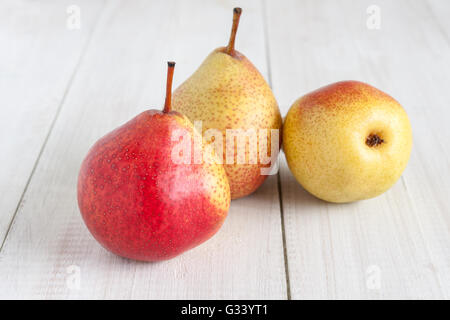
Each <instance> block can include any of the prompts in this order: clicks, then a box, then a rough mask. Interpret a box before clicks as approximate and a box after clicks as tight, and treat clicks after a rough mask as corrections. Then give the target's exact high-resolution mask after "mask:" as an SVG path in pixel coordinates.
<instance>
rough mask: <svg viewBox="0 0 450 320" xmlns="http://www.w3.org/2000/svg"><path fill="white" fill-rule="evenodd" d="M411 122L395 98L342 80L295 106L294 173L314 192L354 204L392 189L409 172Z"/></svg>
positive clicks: (290, 123)
mask: <svg viewBox="0 0 450 320" xmlns="http://www.w3.org/2000/svg"><path fill="white" fill-rule="evenodd" d="M411 146H412V132H411V124H410V122H409V119H408V116H407V114H406V112H405V110H404V109H403V108H402V106H401V105H400V104H399V103H398V102H397V101H396V100H395V99H394V98H392V97H391V96H389V95H388V94H386V93H384V92H382V91H381V90H378V89H376V88H374V87H372V86H371V85H368V84H366V83H362V82H359V81H341V82H337V83H333V84H330V85H328V86H325V87H322V88H319V89H317V90H316V91H313V92H311V93H308V94H306V95H304V96H303V97H301V98H300V99H298V100H297V101H295V102H294V104H293V105H292V106H291V108H290V110H289V112H288V114H287V116H286V119H285V122H284V126H283V149H284V153H285V155H286V160H287V163H288V165H289V168H290V170H291V171H292V173H293V174H294V176H295V178H296V179H297V181H298V182H299V183H300V184H301V185H302V186H303V187H304V188H305V189H306V190H307V191H309V192H310V193H311V194H313V195H315V196H316V197H318V198H320V199H322V200H325V201H329V202H338V203H342V202H352V201H357V200H363V199H369V198H372V197H376V196H378V195H380V194H382V193H383V192H385V191H386V190H388V189H389V188H390V187H391V186H392V185H393V184H394V183H395V182H396V181H397V180H398V179H399V178H400V176H401V174H402V172H403V170H404V169H405V167H406V165H407V163H408V160H409V156H410V153H411Z"/></svg>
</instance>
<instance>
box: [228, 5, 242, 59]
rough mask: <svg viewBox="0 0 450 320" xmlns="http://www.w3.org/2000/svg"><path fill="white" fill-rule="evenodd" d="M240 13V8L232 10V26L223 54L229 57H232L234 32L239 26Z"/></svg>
mask: <svg viewBox="0 0 450 320" xmlns="http://www.w3.org/2000/svg"><path fill="white" fill-rule="evenodd" d="M241 13H242V9H241V8H234V9H233V26H232V27H231V34H230V40H229V41H228V46H227V48H226V50H225V52H226V53H227V54H229V55H233V53H234V41H235V40H236V32H237V29H238V26H239V18H240V17H241Z"/></svg>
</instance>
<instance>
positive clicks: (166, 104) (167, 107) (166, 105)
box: [163, 61, 175, 113]
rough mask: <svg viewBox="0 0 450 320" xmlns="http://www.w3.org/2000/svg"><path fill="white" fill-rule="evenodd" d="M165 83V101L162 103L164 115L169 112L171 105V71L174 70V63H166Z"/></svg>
mask: <svg viewBox="0 0 450 320" xmlns="http://www.w3.org/2000/svg"><path fill="white" fill-rule="evenodd" d="M167 66H168V67H167V83H166V101H165V102H164V110H163V112H164V113H168V112H170V111H171V104H172V79H173V70H174V69H175V62H173V61H168V62H167Z"/></svg>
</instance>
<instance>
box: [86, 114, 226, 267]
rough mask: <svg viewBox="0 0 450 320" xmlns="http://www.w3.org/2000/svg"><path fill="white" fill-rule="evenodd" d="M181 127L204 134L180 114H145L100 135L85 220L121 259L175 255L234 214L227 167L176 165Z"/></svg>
mask: <svg viewBox="0 0 450 320" xmlns="http://www.w3.org/2000/svg"><path fill="white" fill-rule="evenodd" d="M174 130H181V131H180V132H188V133H189V134H191V135H194V134H198V133H197V132H195V131H194V129H193V125H192V123H191V122H190V121H189V120H188V119H187V118H186V117H185V116H183V115H181V114H179V113H177V112H173V111H172V112H169V113H164V112H160V111H156V110H149V111H145V112H143V113H141V114H139V115H138V116H136V117H135V118H134V119H132V120H131V121H129V122H127V123H126V124H124V125H123V126H121V127H119V128H117V129H116V130H114V131H112V132H111V133H109V134H107V135H106V136H104V137H103V138H101V139H100V140H99V141H98V142H97V143H95V145H94V146H93V147H92V148H91V149H90V151H89V153H88V155H87V156H86V158H85V159H84V161H83V163H82V166H81V170H80V173H79V178H78V204H79V208H80V211H81V214H82V217H83V219H84V221H85V223H86V226H87V227H88V229H89V230H90V232H91V233H92V235H93V236H94V237H95V239H97V241H98V242H100V243H101V244H102V245H103V246H104V247H105V248H106V249H108V250H110V251H111V252H113V253H115V254H117V255H120V256H122V257H126V258H129V259H134V260H142V261H158V260H165V259H170V258H173V257H175V256H177V255H179V254H181V253H182V252H184V251H186V250H188V249H190V248H193V247H195V246H197V245H199V244H200V243H202V242H204V241H206V240H207V239H209V238H210V237H211V236H213V235H214V234H215V233H216V232H217V230H218V229H219V228H220V226H221V225H222V223H223V221H224V219H225V217H226V215H227V212H228V208H229V205H230V189H229V184H228V180H227V177H226V174H225V171H224V169H223V167H222V166H221V165H217V164H206V163H205V164H191V165H186V164H176V163H174V162H173V161H172V158H171V152H172V148H173V147H174V145H175V144H176V143H177V142H178V141H172V139H171V136H172V132H173V131H174ZM191 163H194V162H193V159H192V162H191Z"/></svg>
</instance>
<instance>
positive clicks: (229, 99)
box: [173, 47, 282, 199]
mask: <svg viewBox="0 0 450 320" xmlns="http://www.w3.org/2000/svg"><path fill="white" fill-rule="evenodd" d="M225 50H226V48H225V47H223V48H218V49H216V50H214V51H213V52H212V53H211V54H210V55H209V56H208V57H207V58H206V59H205V61H204V62H203V63H202V64H201V65H200V67H199V68H198V69H197V71H196V72H195V73H194V74H193V75H192V76H191V77H190V78H188V79H187V80H186V81H185V82H184V83H183V84H181V85H180V86H179V87H178V88H177V89H176V90H175V92H174V94H173V109H174V110H177V111H179V112H180V113H182V114H184V115H186V116H187V117H188V118H189V119H190V120H191V121H192V122H194V121H197V120H201V121H202V125H203V126H202V129H203V132H205V131H206V130H208V129H210V128H214V129H218V130H220V131H222V133H223V141H224V145H225V141H226V138H225V134H226V129H245V130H247V129H250V128H254V129H255V130H256V131H258V130H259V129H269V130H270V129H281V125H282V120H281V116H280V111H279V108H278V104H277V102H276V100H275V97H274V95H273V93H272V90H271V89H270V87H269V85H268V84H267V82H266V81H265V80H264V78H263V77H262V75H261V74H260V73H259V72H258V70H257V69H256V68H255V67H254V66H253V64H252V63H251V62H250V61H249V60H248V59H247V58H246V57H245V56H244V55H243V54H241V53H239V52H238V51H234V54H233V55H229V54H227V53H225ZM280 136H281V131H280ZM268 137H270V132H269V133H268ZM269 142H270V141H269ZM259 145H260V144H259V141H258V146H259ZM236 152H238V150H237V149H236ZM244 152H245V154H246V158H247V157H248V150H246V151H244ZM258 154H259V149H258ZM267 154H268V155H269V156H270V144H269V145H268V152H267ZM223 156H224V167H225V171H226V173H227V176H228V180H229V183H230V190H231V198H232V199H236V198H240V197H244V196H247V195H249V194H251V193H252V192H254V191H255V190H256V189H257V188H258V187H259V186H260V185H261V184H262V183H263V182H264V180H265V179H266V178H267V175H261V170H260V169H261V168H266V167H269V166H270V165H267V164H266V165H265V164H261V163H260V161H259V160H258V163H257V164H248V163H247V164H237V163H236V161H235V163H234V164H226V161H225V158H226V150H225V147H224V153H223Z"/></svg>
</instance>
